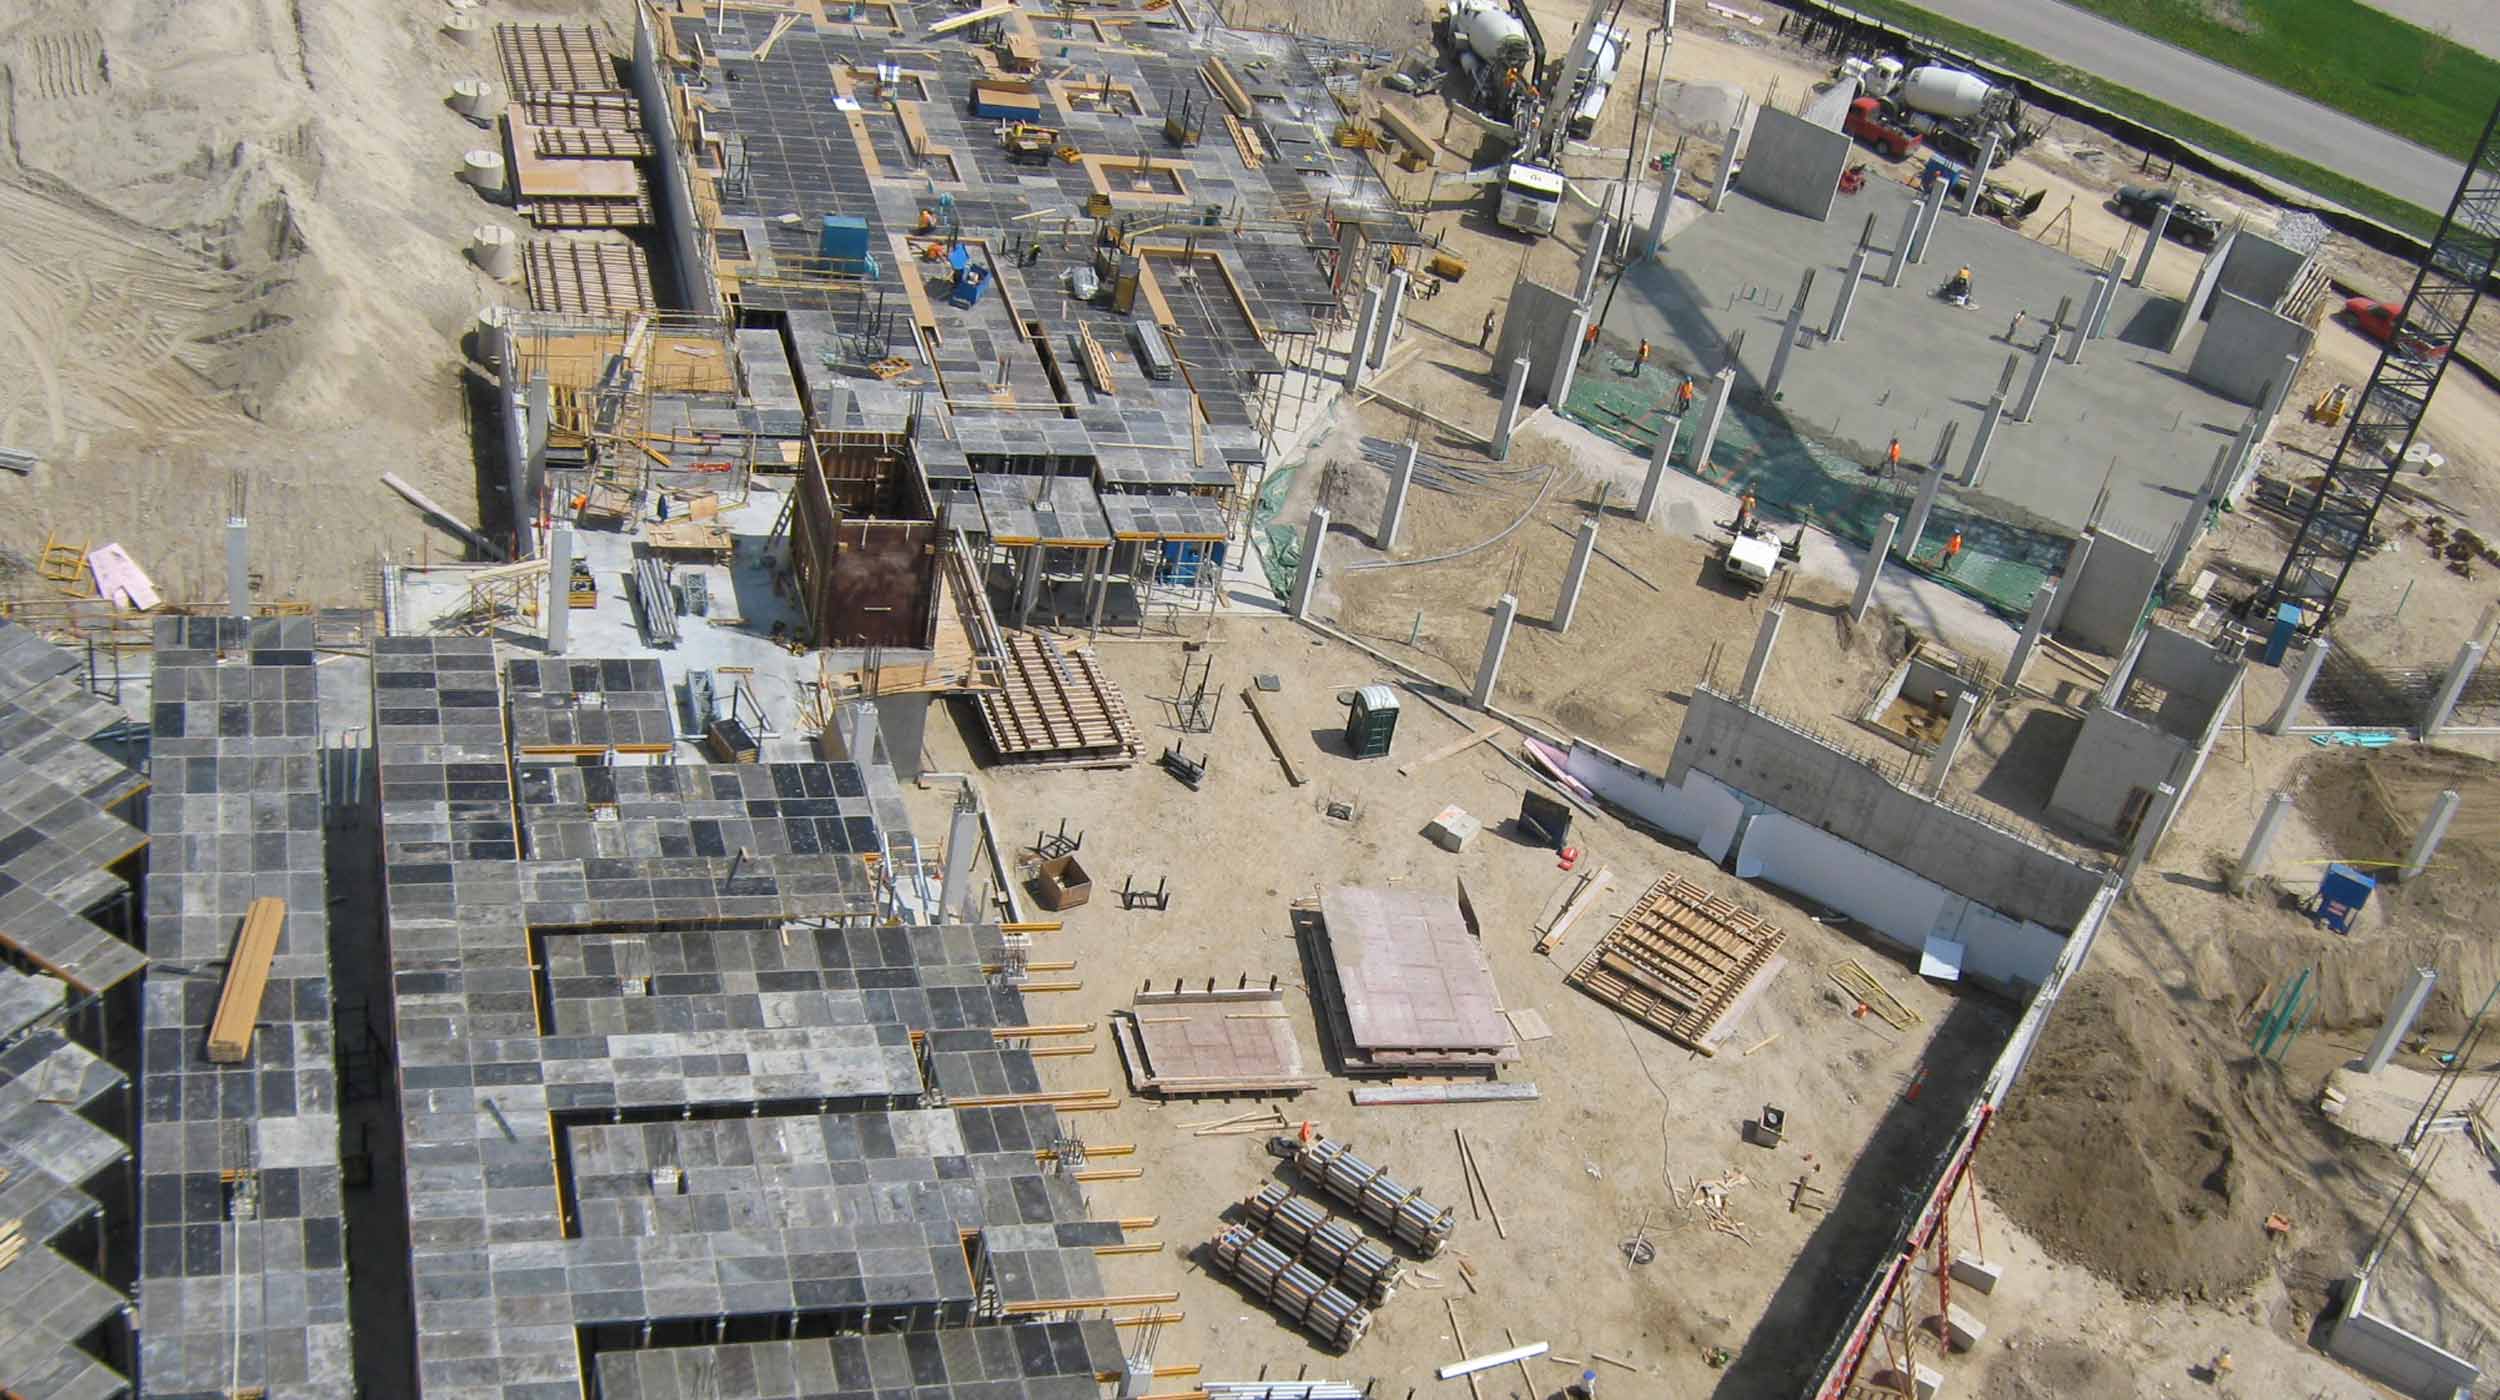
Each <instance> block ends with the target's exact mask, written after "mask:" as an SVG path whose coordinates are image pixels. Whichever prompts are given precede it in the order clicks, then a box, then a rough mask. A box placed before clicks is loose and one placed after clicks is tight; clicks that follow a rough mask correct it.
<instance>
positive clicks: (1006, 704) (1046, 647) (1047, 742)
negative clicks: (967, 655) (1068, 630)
mask: <svg viewBox="0 0 2500 1400" xmlns="http://www.w3.org/2000/svg"><path fill="white" fill-rule="evenodd" d="M1000 671H1001V675H1000V683H999V685H998V686H997V687H996V688H995V689H991V690H984V691H982V692H980V694H979V697H978V699H979V703H980V707H981V724H982V727H983V728H984V729H986V730H987V731H988V732H989V736H990V746H991V748H993V749H994V750H996V752H997V754H998V758H999V761H1000V762H1002V763H1065V764H1072V765H1089V766H1090V765H1106V766H1107V765H1116V764H1129V763H1135V762H1136V761H1137V724H1136V722H1135V721H1134V720H1132V719H1130V718H1129V712H1128V700H1127V699H1126V697H1124V696H1123V695H1122V694H1121V693H1120V687H1119V686H1118V685H1117V684H1115V683H1114V682H1113V681H1112V679H1111V678H1110V677H1109V676H1107V675H1105V674H1103V670H1102V666H1101V665H1100V663H1098V662H1097V661H1095V659H1094V654H1093V652H1091V651H1089V650H1086V649H1084V648H1081V647H1080V648H1078V649H1076V650H1073V651H1071V650H1068V649H1066V648H1064V647H1062V646H1060V645H1059V644H1058V643H1057V642H1055V641H1053V640H1051V639H1050V638H1048V637H1042V636H1036V635H1034V634H1032V633H1029V632H1028V633H1019V634H1017V635H1015V636H1013V637H1010V638H1009V639H1008V640H1007V644H1006V649H1005V653H1004V655H1003V656H1002V657H1001V658H1000Z"/></svg>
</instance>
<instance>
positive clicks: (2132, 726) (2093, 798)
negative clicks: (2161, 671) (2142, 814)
mask: <svg viewBox="0 0 2500 1400" xmlns="http://www.w3.org/2000/svg"><path fill="white" fill-rule="evenodd" d="M2195 757H2196V747H2195V744H2194V742H2193V741H2191V740H2187V739H2181V738H2177V737H2175V736H2173V735H2169V734H2165V733H2163V732H2162V731H2161V730H2160V729H2158V728H2156V727H2155V726H2153V725H2150V724H2147V723H2145V722H2144V721H2142V720H2139V719H2136V718H2133V717H2132V716H2128V715H2122V714H2120V713H2118V712H2117V711H2115V710H2107V709H2103V708H2102V707H2101V706H2099V705H2097V704H2095V705H2093V706H2092V707H2091V708H2090V709H2088V710H2086V711H2084V715H2083V732H2082V733H2080V734H2078V735H2076V736H2075V746H2074V748H2072V749H2070V750H2068V751H2067V754H2066V766H2065V767H2064V768H2063V769H2061V770H2059V772H2058V775H2057V787H2056V788H2055V790H2053V791H2052V792H2051V793H2050V794H2049V810H2050V811H2052V812H2055V813H2056V814H2057V815H2059V816H2061V817H2064V818H2066V819H2067V820H2069V821H2072V822H2077V823H2079V824H2081V825H2083V826H2087V827H2090V828H2091V829H2092V830H2094V831H2095V832H2098V833H2100V834H2102V835H2105V836H2114V835H2116V834H2117V833H2118V830H2119V825H2120V823H2121V822H2122V821H2123V820H2124V819H2125V818H2126V816H2127V811H2128V807H2129V805H2130V804H2131V803H2133V804H2137V805H2139V806H2140V805H2141V804H2142V802H2143V801H2144V800H2145V798H2146V796H2149V795H2150V794H2151V792H2152V791H2153V788H2154V785H2155V784H2158V783H2171V784H2173V785H2176V783H2177V782H2178V781H2179V780H2180V779H2183V778H2185V777H2186V776H2187V772H2188V769H2189V767H2190V766H2191V764H2192V762H2193V760H2194V759H2195Z"/></svg>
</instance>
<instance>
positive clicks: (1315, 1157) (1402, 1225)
mask: <svg viewBox="0 0 2500 1400" xmlns="http://www.w3.org/2000/svg"><path fill="white" fill-rule="evenodd" d="M1293 1164H1294V1167H1295V1168H1296V1169H1297V1170H1299V1171H1300V1172H1301V1173H1302V1175H1303V1177H1304V1178H1305V1179H1307V1180H1310V1181H1314V1182H1317V1183H1318V1184H1319V1185H1321V1186H1324V1187H1326V1188H1327V1189H1328V1193H1329V1194H1330V1195H1332V1196H1335V1197H1336V1198H1337V1199H1339V1200H1341V1201H1344V1202H1346V1203H1347V1204H1349V1205H1351V1206H1353V1207H1354V1208H1355V1209H1356V1210H1359V1211H1361V1212H1362V1213H1363V1215H1364V1217H1365V1218H1366V1219H1369V1220H1371V1221H1373V1222H1374V1223H1376V1224H1379V1225H1381V1226H1382V1227H1384V1228H1386V1229H1387V1230H1388V1231H1389V1233H1390V1234H1391V1235H1393V1236H1395V1237H1396V1238H1397V1240H1398V1241H1399V1242H1400V1243H1402V1244H1404V1245H1406V1246H1407V1247H1408V1248H1409V1249H1412V1250H1414V1251H1415V1252H1416V1253H1417V1254H1420V1255H1422V1256H1424V1257H1425V1258H1427V1259H1429V1258H1431V1257H1432V1256H1433V1255H1435V1254H1438V1253H1440V1252H1441V1246H1443V1245H1445V1244H1447V1243H1449V1241H1450V1231H1452V1230H1454V1229H1456V1228H1457V1227H1458V1212H1457V1211H1455V1210H1452V1209H1450V1208H1448V1207H1446V1206H1436V1205H1434V1204H1433V1203H1432V1202H1430V1201H1427V1200H1425V1199H1424V1197H1423V1193H1422V1192H1420V1191H1417V1190H1415V1189H1413V1188H1411V1187H1406V1186H1400V1185H1399V1184H1398V1183H1397V1182H1396V1181H1394V1180H1392V1179H1391V1178H1390V1176H1389V1174H1388V1173H1387V1172H1385V1171H1383V1170H1381V1169H1380V1168H1378V1167H1375V1166H1372V1165H1371V1164H1370V1163H1368V1162H1365V1161H1364V1160H1363V1159H1362V1158H1360V1157H1357V1156H1355V1155H1354V1153H1353V1151H1352V1150H1351V1149H1349V1148H1348V1147H1347V1146H1346V1145H1345V1144H1344V1143H1342V1142H1339V1141H1337V1140H1336V1139H1335V1138H1320V1139H1318V1140H1317V1141H1314V1142H1305V1143H1300V1144H1297V1145H1296V1147H1295V1151H1294V1159H1293Z"/></svg>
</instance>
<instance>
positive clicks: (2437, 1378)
mask: <svg viewBox="0 0 2500 1400" xmlns="http://www.w3.org/2000/svg"><path fill="white" fill-rule="evenodd" d="M2344 1293H2345V1296H2344V1310H2343V1312H2342V1313H2341V1314H2339V1315H2338V1316H2337V1317H2336V1319H2335V1330H2334V1331H2333V1332H2330V1333H2328V1334H2327V1339H2326V1350H2327V1354H2328V1355H2330V1356H2332V1357H2334V1358H2335V1359H2336V1360H2338V1361H2341V1362H2343V1363H2344V1364H2345V1365H2347V1366H2350V1367H2351V1368H2353V1369H2354V1370H2356V1371H2359V1372H2360V1373H2361V1374H2363V1375H2365V1376H2368V1377H2370V1378H2371V1379H2373V1380H2376V1381H2378V1382H2380V1383H2381V1384H2383V1385H2385V1386H2387V1387H2388V1388H2389V1389H2391V1390H2394V1391H2396V1392H2398V1393H2400V1394H2404V1395H2410V1396H2413V1397H2415V1400H2456V1397H2457V1396H2458V1395H2459V1394H2460V1393H2463V1392H2466V1391H2467V1390H2469V1389H2470V1388H2471V1387H2472V1386H2473V1385H2474V1383H2475V1382H2476V1381H2478V1380H2480V1379H2482V1374H2483V1372H2482V1368H2481V1367H2479V1366H2476V1365H2475V1364H2474V1363H2472V1362H2470V1361H2467V1360H2466V1359H2465V1358H2464V1357H2461V1356H2458V1355H2456V1354H2455V1353H2453V1352H2450V1351H2446V1350H2444V1349H2442V1348H2440V1347H2437V1346H2434V1345H2432V1344H2431V1342H2430V1341H2429V1340H2428V1339H2426V1338H2423V1337H2418V1336H2415V1335H2414V1334H2413V1333H2411V1332H2408V1331H2406V1330H2405V1329H2403V1328H2401V1327H2398V1326H2397V1325H2396V1324H2394V1323H2392V1322H2389V1321H2387V1320H2386V1319H2384V1318H2379V1317H2373V1316H2371V1315H2370V1314H2369V1313H2368V1312H2367V1311H2366V1309H2367V1307H2368V1305H2369V1299H2370V1277H2369V1275H2367V1274H2364V1275H2362V1276H2361V1277H2359V1278H2356V1279H2354V1280H2353V1281H2352V1282H2351V1284H2350V1285H2349V1286H2348V1287H2347V1288H2346V1289H2345V1290H2344Z"/></svg>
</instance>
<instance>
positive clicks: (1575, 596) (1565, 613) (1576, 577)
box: [1554, 515, 1597, 632]
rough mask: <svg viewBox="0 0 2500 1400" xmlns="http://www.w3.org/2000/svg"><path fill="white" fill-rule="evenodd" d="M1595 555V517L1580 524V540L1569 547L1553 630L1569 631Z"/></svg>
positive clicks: (1556, 604) (1555, 606)
mask: <svg viewBox="0 0 2500 1400" xmlns="http://www.w3.org/2000/svg"><path fill="white" fill-rule="evenodd" d="M1596 553H1597V517H1596V516H1594V515H1592V516H1590V517H1589V518H1588V519H1586V520H1583V521H1581V522H1580V538H1579V539H1578V540H1577V541H1575V542H1574V543H1573V544H1572V546H1571V567H1569V568H1567V569H1565V570H1563V582H1562V596H1561V597H1560V598H1558V599H1556V600H1555V602H1554V630H1555V631H1557V632H1568V631H1570V630H1571V615H1572V614H1573V613H1575V612H1578V611H1579V610H1580V585H1582V584H1584V583H1586V582H1588V577H1589V560H1590V559H1591V558H1592V557H1594V556H1595V555H1596Z"/></svg>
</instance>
